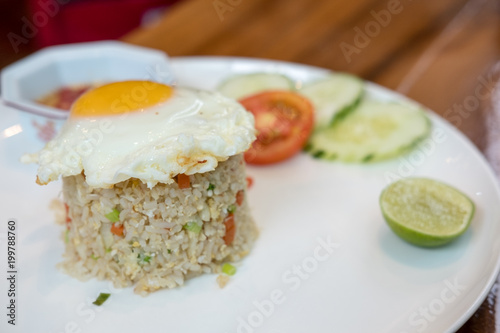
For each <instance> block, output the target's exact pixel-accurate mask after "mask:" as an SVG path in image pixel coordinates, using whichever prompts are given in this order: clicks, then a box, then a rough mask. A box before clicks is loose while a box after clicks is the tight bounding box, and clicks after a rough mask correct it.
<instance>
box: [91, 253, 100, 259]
mask: <svg viewBox="0 0 500 333" xmlns="http://www.w3.org/2000/svg"><path fill="white" fill-rule="evenodd" d="M90 258H92V259H94V260H97V259H99V258H100V257H96V256H95V255H94V254H93V253H92V255H91V256H90Z"/></svg>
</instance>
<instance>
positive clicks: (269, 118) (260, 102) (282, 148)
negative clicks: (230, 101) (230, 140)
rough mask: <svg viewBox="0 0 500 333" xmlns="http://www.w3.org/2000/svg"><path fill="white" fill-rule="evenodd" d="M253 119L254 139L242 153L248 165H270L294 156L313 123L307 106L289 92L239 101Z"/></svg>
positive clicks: (300, 147)
mask: <svg viewBox="0 0 500 333" xmlns="http://www.w3.org/2000/svg"><path fill="white" fill-rule="evenodd" d="M239 102H240V103H241V104H242V105H243V106H244V107H245V108H246V109H247V110H248V111H250V112H252V114H253V115H254V118H255V128H256V130H257V139H256V140H255V141H254V143H253V144H252V146H251V147H250V149H249V150H248V151H247V152H246V153H245V161H246V162H247V163H250V164H271V163H277V162H281V161H283V160H286V159H288V158H290V157H292V156H294V155H295V154H297V153H298V152H299V151H300V150H301V149H302V148H303V147H304V145H305V143H306V142H307V139H308V138H309V135H310V134H311V131H312V128H313V122H314V109H313V106H312V104H311V102H310V101H309V100H308V99H307V98H305V97H303V96H301V95H299V94H297V93H294V92H291V91H285V90H273V91H266V92H262V93H259V94H255V95H252V96H249V97H246V98H244V99H241V100H240V101H239Z"/></svg>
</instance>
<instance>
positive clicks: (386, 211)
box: [380, 178, 475, 247]
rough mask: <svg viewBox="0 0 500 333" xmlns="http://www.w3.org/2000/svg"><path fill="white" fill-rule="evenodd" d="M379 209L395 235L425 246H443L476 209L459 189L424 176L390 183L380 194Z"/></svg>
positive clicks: (456, 235) (458, 234) (461, 231)
mask: <svg viewBox="0 0 500 333" xmlns="http://www.w3.org/2000/svg"><path fill="white" fill-rule="evenodd" d="M380 208H381V209H382V214H383V215H384V218H385V220H386V221H387V224H388V225H389V227H390V228H391V229H392V231H394V233H396V235H398V236H399V237H401V238H402V239H404V240H405V241H407V242H409V243H412V244H415V245H418V246H424V247H433V246H440V245H444V244H446V243H449V242H451V241H453V240H454V239H455V238H457V237H458V236H460V235H461V234H463V233H464V232H465V230H467V228H468V227H469V224H470V221H471V220H472V217H473V216H474V210H475V207H474V203H473V202H472V200H471V199H469V198H468V197H467V196H466V195H465V194H463V193H462V192H460V191H458V190H457V189H455V188H453V187H451V186H449V185H446V184H443V183H441V182H438V181H435V180H432V179H426V178H407V179H402V180H398V181H396V182H394V183H392V184H390V185H389V186H387V187H386V188H385V189H384V191H383V192H382V194H381V195H380Z"/></svg>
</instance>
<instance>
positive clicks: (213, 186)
mask: <svg viewBox="0 0 500 333" xmlns="http://www.w3.org/2000/svg"><path fill="white" fill-rule="evenodd" d="M214 189H215V185H214V184H212V183H210V184H208V188H207V191H210V190H212V191H213V190H214Z"/></svg>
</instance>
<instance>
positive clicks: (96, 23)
mask: <svg viewBox="0 0 500 333" xmlns="http://www.w3.org/2000/svg"><path fill="white" fill-rule="evenodd" d="M178 1H180V0H0V68H2V67H5V66H6V65H8V64H9V63H12V62H14V61H15V60H17V59H20V58H22V57H24V56H26V55H28V54H30V53H31V52H33V51H35V50H37V49H40V48H43V47H46V46H51V45H58V44H66V43H77V42H88V41H96V40H104V39H118V38H120V37H123V36H124V35H125V34H126V33H128V32H130V31H131V30H133V29H135V28H138V27H140V26H148V25H152V24H154V23H155V22H156V21H157V20H158V19H159V18H160V17H161V15H162V14H163V13H165V12H166V11H167V10H168V8H169V7H170V6H172V5H173V4H174V3H176V2H178Z"/></svg>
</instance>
